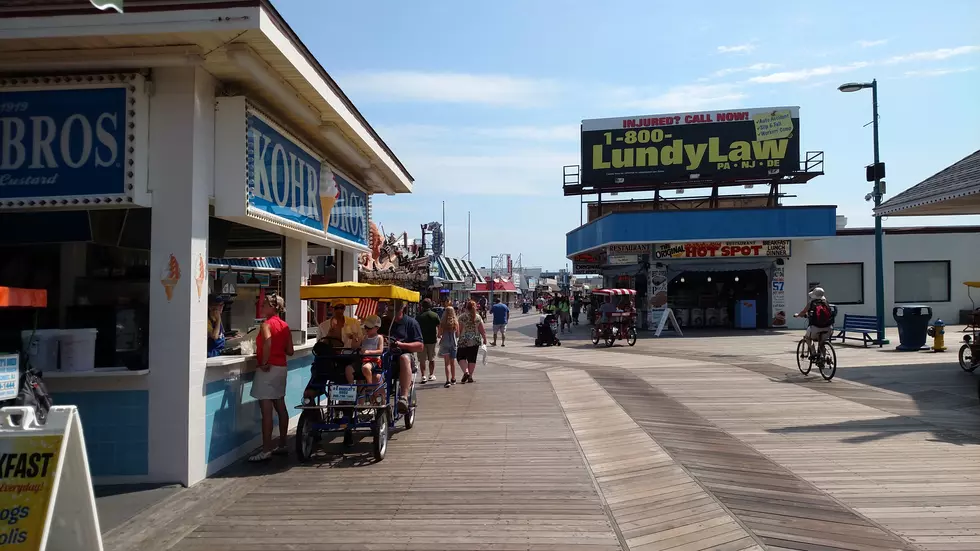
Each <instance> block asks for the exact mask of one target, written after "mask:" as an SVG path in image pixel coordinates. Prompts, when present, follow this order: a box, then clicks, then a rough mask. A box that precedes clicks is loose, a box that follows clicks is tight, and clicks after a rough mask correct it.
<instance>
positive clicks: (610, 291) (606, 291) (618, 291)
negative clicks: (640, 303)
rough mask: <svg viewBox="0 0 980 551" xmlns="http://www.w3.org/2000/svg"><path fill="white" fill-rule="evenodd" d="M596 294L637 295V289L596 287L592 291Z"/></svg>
mask: <svg viewBox="0 0 980 551" xmlns="http://www.w3.org/2000/svg"><path fill="white" fill-rule="evenodd" d="M592 294H594V295H612V296H626V295H631V296H632V295H635V294H636V290H634V289H595V290H594V291H592Z"/></svg>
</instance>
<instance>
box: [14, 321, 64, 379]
mask: <svg viewBox="0 0 980 551" xmlns="http://www.w3.org/2000/svg"><path fill="white" fill-rule="evenodd" d="M32 333H33V334H34V337H33V339H32V338H31V334H32ZM60 337H61V329H38V330H37V331H32V330H30V329H28V330H26V331H21V332H20V342H21V344H22V345H23V347H24V352H26V353H27V357H28V359H29V360H30V362H31V365H32V366H34V368H35V369H37V370H39V371H55V370H57V369H58V343H59V340H60Z"/></svg>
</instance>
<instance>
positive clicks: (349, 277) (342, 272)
mask: <svg viewBox="0 0 980 551" xmlns="http://www.w3.org/2000/svg"><path fill="white" fill-rule="evenodd" d="M335 250H336V251H337V255H338V256H341V257H342V262H339V263H338V265H337V281H355V282H356V281H357V257H358V253H356V252H353V251H347V250H344V249H335Z"/></svg>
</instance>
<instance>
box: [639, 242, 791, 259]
mask: <svg viewBox="0 0 980 551" xmlns="http://www.w3.org/2000/svg"><path fill="white" fill-rule="evenodd" d="M780 256H781V257H789V256H790V242H789V240H777V241H708V242H692V243H661V244H659V245H657V246H656V247H655V248H654V258H655V259H656V260H664V259H671V258H744V257H780Z"/></svg>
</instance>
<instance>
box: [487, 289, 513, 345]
mask: <svg viewBox="0 0 980 551" xmlns="http://www.w3.org/2000/svg"><path fill="white" fill-rule="evenodd" d="M490 314H491V315H493V342H492V343H490V346H497V332H498V331H499V332H500V346H507V345H506V344H504V343H505V342H506V341H507V322H508V321H510V308H508V307H507V305H506V304H501V303H500V299H499V298H495V299H493V306H492V307H491V308H490Z"/></svg>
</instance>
